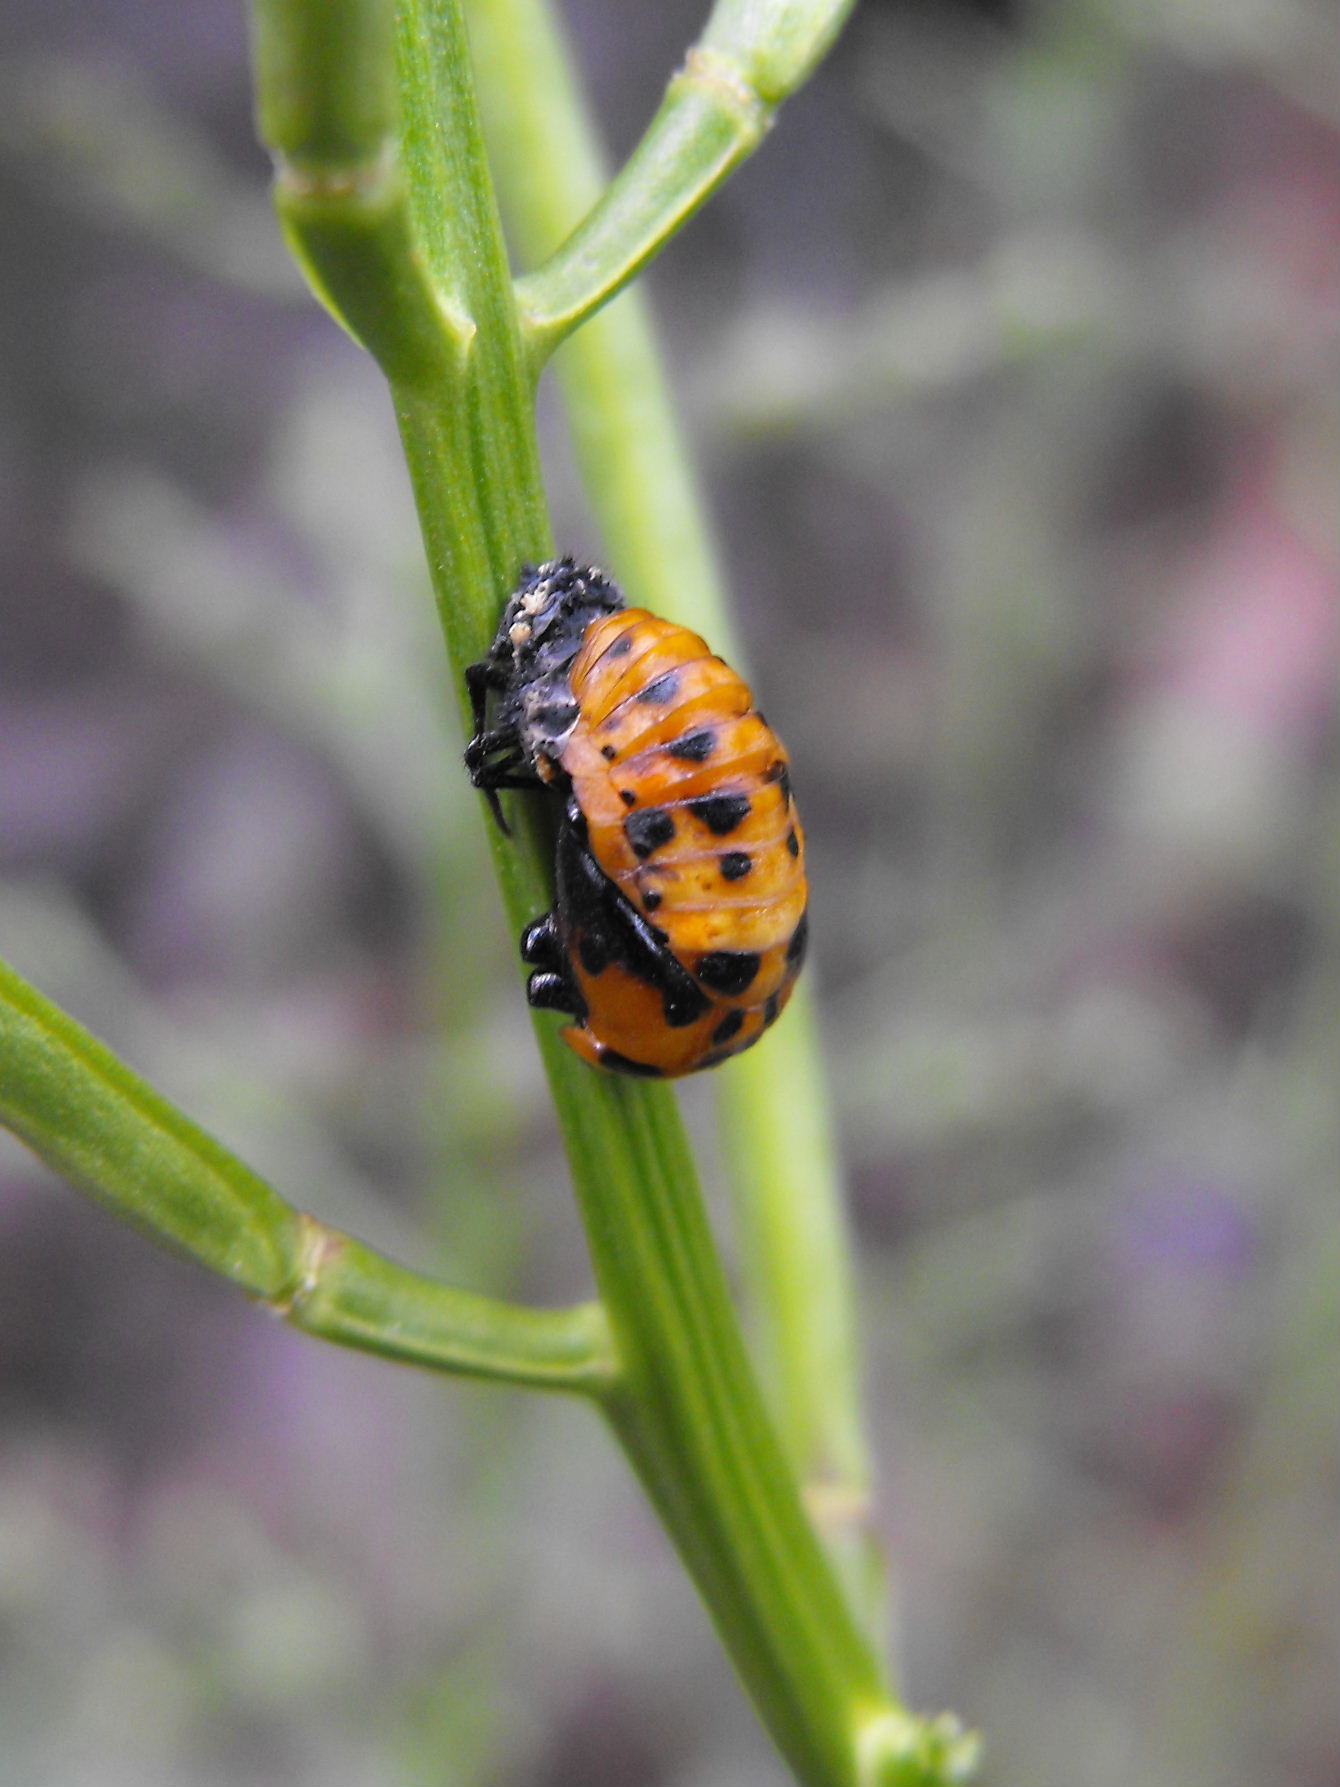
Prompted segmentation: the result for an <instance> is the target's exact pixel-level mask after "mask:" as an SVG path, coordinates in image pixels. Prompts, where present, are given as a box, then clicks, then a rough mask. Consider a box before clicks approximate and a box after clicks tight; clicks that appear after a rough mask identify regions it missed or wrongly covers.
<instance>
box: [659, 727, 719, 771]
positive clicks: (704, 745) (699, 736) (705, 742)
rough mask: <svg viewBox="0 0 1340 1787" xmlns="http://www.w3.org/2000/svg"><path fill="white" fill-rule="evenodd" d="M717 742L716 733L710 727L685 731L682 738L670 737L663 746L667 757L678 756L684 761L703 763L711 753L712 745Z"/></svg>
mask: <svg viewBox="0 0 1340 1787" xmlns="http://www.w3.org/2000/svg"><path fill="white" fill-rule="evenodd" d="M716 742H717V735H716V733H715V732H712V731H711V730H710V729H709V730H708V731H705V732H686V733H685V734H684V736H683V738H676V739H672V740H671V741H670V743H669V744H668V745H667V746H666V747H665V754H666V756H667V757H678V758H679V759H680V760H681V761H682V762H684V763H705V762H706V761H707V759H708V758H709V757H710V756H711V755H712V747H713V746H714V745H715V744H716Z"/></svg>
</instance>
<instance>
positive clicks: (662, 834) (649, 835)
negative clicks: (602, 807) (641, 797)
mask: <svg viewBox="0 0 1340 1787" xmlns="http://www.w3.org/2000/svg"><path fill="white" fill-rule="evenodd" d="M623 830H624V836H625V837H626V838H627V839H628V843H629V846H630V847H631V849H632V852H633V855H634V856H635V857H637V859H638V861H639V862H645V861H646V859H647V857H649V856H650V855H651V853H652V851H653V850H659V849H660V847H661V845H662V844H668V843H669V842H670V840H671V838H673V837H674V835H675V822H674V820H673V819H672V818H671V817H670V815H669V813H667V812H666V811H665V809H664V808H663V807H646V808H644V809H643V811H642V812H640V813H630V814H629V815H628V817H627V818H626V819H625V820H624V822H623Z"/></svg>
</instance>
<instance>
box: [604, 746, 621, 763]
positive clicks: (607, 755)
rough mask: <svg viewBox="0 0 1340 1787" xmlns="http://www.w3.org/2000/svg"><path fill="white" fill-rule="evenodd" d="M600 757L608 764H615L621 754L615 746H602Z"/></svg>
mask: <svg viewBox="0 0 1340 1787" xmlns="http://www.w3.org/2000/svg"><path fill="white" fill-rule="evenodd" d="M600 755H601V756H602V757H603V758H604V759H605V761H606V763H613V761H614V759H615V758H616V757H617V756H618V755H619V753H618V751H617V750H616V749H615V748H614V746H613V745H601V747H600Z"/></svg>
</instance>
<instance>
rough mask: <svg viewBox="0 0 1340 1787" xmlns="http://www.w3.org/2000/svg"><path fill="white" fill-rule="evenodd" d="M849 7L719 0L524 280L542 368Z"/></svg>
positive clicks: (722, 167) (821, 46)
mask: <svg viewBox="0 0 1340 1787" xmlns="http://www.w3.org/2000/svg"><path fill="white" fill-rule="evenodd" d="M851 5H852V0H718V3H717V5H716V6H715V7H714V8H713V11H712V15H711V17H710V18H709V20H708V22H707V28H706V30H705V31H704V32H703V35H702V37H701V38H700V39H699V41H698V42H697V43H696V44H695V45H694V46H693V48H692V49H690V50H689V52H688V54H687V56H686V57H685V59H684V64H683V67H682V68H681V69H680V70H679V72H678V73H677V74H676V75H675V76H674V77H673V79H672V80H671V82H670V84H669V86H668V87H667V89H666V95H665V99H664V101H663V102H662V105H661V107H660V110H659V111H658V112H657V113H656V116H655V117H654V118H653V119H652V121H651V123H650V125H649V126H648V127H647V130H646V132H645V134H644V135H643V137H642V139H641V141H640V142H639V143H638V145H637V147H636V149H634V151H633V153H632V155H631V156H630V157H629V159H628V161H627V162H626V163H625V164H624V166H623V167H622V168H621V169H620V171H619V172H618V174H617V175H616V176H615V177H614V179H613V180H611V181H610V182H609V183H608V185H607V186H605V187H604V188H603V190H602V192H601V193H600V196H599V197H598V198H597V199H596V200H595V202H594V203H593V204H592V205H591V208H590V209H589V211H587V213H586V215H585V216H584V217H583V218H582V220H581V222H580V223H579V224H578V225H577V227H576V228H575V229H574V230H573V232H572V234H571V235H570V236H569V237H568V238H567V240H566V241H564V242H563V244H562V245H561V247H559V248H558V249H557V250H555V252H554V253H553V254H552V255H551V256H550V258H549V259H548V260H547V261H546V262H545V263H544V265H543V266H541V267H539V268H537V269H536V271H535V272H534V273H531V274H529V275H528V276H527V277H526V278H525V279H521V280H518V282H517V302H518V304H519V306H520V308H521V312H522V315H523V316H524V318H525V328H526V334H527V338H528V341H529V343H530V346H531V352H532V354H533V356H534V360H535V364H536V365H537V366H540V365H542V364H543V363H544V361H545V360H546V359H547V358H548V356H549V355H550V354H551V353H552V352H553V350H554V348H555V347H556V346H557V345H558V343H559V342H560V341H561V340H562V339H563V338H564V337H565V336H566V335H569V334H571V333H572V331H573V330H574V329H575V328H577V327H578V325H579V324H580V323H582V322H584V321H585V320H586V318H587V317H589V316H590V315H591V314H592V313H593V312H594V311H596V310H598V309H599V308H600V306H601V305H602V304H605V303H607V302H608V301H609V299H610V298H612V297H613V296H614V294H615V293H616V292H618V291H620V290H621V289H622V288H623V287H624V286H625V285H626V284H627V283H628V281H629V280H630V279H632V278H633V276H634V274H636V273H637V272H638V270H639V269H640V268H642V267H644V266H645V265H646V263H647V262H648V261H649V260H650V259H651V258H652V256H653V255H654V254H656V253H657V252H658V251H659V250H660V249H661V248H662V247H663V246H664V245H665V243H666V242H667V241H668V240H669V238H670V237H671V236H672V235H674V234H675V232H676V231H677V230H679V229H680V228H682V226H683V225H684V224H685V223H686V222H687V221H688V219H689V218H690V217H691V216H692V215H693V213H694V212H695V211H696V210H697V209H698V207H699V206H700V205H702V204H703V203H704V202H705V200H707V199H708V198H710V197H711V195H712V193H713V192H715V190H716V189H717V187H718V186H719V185H720V184H721V182H722V181H723V180H724V179H725V178H726V176H727V175H728V174H729V173H730V172H731V171H732V170H733V169H734V168H735V167H737V166H738V165H739V164H740V162H742V161H743V160H744V159H745V158H746V156H748V155H751V154H752V153H753V151H754V150H755V149H756V148H757V147H758V145H759V144H760V143H761V142H762V141H763V138H764V136H765V135H766V134H767V131H768V128H769V126H770V125H771V123H772V119H773V116H774V114H775V112H776V110H777V107H778V106H779V105H780V104H781V103H782V101H783V100H784V99H785V98H787V97H788V95H789V94H791V93H792V92H794V90H795V89H796V87H797V86H799V85H800V83H801V82H802V81H803V80H804V79H805V78H806V77H807V75H809V73H810V72H811V70H812V69H813V67H814V65H815V63H816V62H817V61H818V60H819V58H820V57H821V56H822V55H823V53H824V51H825V50H826V49H827V48H828V46H829V44H830V43H831V42H832V40H833V38H834V36H835V35H836V34H837V32H838V30H839V28H840V27H841V24H842V21H843V19H844V18H845V17H846V15H847V13H848V12H849V11H850V9H851ZM520 47H521V45H520V43H519V42H518V48H520Z"/></svg>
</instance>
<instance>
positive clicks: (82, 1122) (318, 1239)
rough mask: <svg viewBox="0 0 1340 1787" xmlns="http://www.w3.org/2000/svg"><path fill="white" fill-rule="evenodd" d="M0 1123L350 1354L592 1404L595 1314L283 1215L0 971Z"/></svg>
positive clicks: (598, 1370) (608, 1363) (68, 1023)
mask: <svg viewBox="0 0 1340 1787" xmlns="http://www.w3.org/2000/svg"><path fill="white" fill-rule="evenodd" d="M0 1122H3V1123H4V1124H5V1125H6V1127H7V1128H9V1129H11V1130H13V1132H14V1133H15V1135H17V1136H19V1137H20V1138H21V1139H22V1140H23V1141H25V1142H26V1143H27V1144H28V1146H29V1147H30V1148H31V1149H32V1150H33V1152H34V1153H35V1154H36V1155H37V1156H38V1157H39V1158H40V1159H42V1160H44V1161H45V1162H46V1163H47V1165H48V1166H50V1167H52V1168H54V1170H55V1171H56V1172H58V1173H61V1174H63V1175H64V1177H65V1178H67V1179H68V1180H69V1181H70V1182H71V1183H72V1184H74V1185H77V1186H79V1188H80V1189H81V1190H83V1191H86V1192H87V1193H88V1194H89V1195H90V1196H91V1197H93V1198H95V1199H96V1200H97V1202H99V1203H100V1204H103V1205H105V1206H106V1207H107V1208H108V1209H109V1210H111V1211H113V1212H114V1214H116V1215H117V1216H120V1217H122V1218H123V1219H124V1220H125V1221H127V1222H130V1223H132V1224H134V1225H135V1227H137V1228H139V1229H141V1230H142V1231H143V1232H144V1233H145V1234H147V1235H149V1236H151V1237H152V1238H153V1239H154V1240H156V1241H160V1242H162V1243H163V1244H164V1245H165V1246H168V1247H171V1248H172V1249H174V1251H176V1252H179V1253H183V1254H185V1255H187V1256H188V1257H189V1258H190V1259H193V1260H197V1261H198V1262H199V1263H200V1264H201V1265H202V1266H206V1267H208V1268H209V1269H210V1270H211V1271H214V1272H218V1273H220V1274H221V1275H222V1276H224V1277H226V1278H229V1279H231V1280H232V1282H233V1283H234V1284H236V1285H237V1286H238V1287H239V1288H240V1289H242V1290H244V1291H247V1292H249V1293H250V1295H251V1296H253V1297H256V1298H258V1299H259V1300H260V1301H262V1302H264V1303H268V1304H270V1305H271V1306H272V1307H273V1308H275V1309H276V1310H278V1311H279V1312H280V1313H281V1314H283V1315H284V1316H286V1317H287V1319H288V1320H289V1321H291V1322H293V1323H294V1325H295V1326H296V1327H300V1328H305V1329H306V1330H307V1331H308V1332H309V1333H312V1334H319V1335H322V1336H323V1337H324V1338H326V1339H328V1340H337V1341H339V1342H341V1343H342V1344H343V1345H345V1346H353V1347H359V1348H361V1349H362V1350H363V1351H365V1352H374V1353H381V1354H384V1355H386V1356H388V1357H392V1358H397V1359H404V1360H406V1361H407V1362H409V1363H411V1364H414V1365H424V1366H429V1367H431V1368H433V1369H435V1370H439V1371H452V1372H462V1373H465V1374H467V1375H469V1376H473V1377H489V1378H495V1379H497V1380H499V1381H502V1382H506V1383H513V1384H525V1385H528V1386H530V1387H532V1388H534V1389H557V1390H571V1391H577V1392H580V1393H583V1394H586V1395H601V1394H608V1392H609V1389H610V1386H611V1385H612V1384H613V1382H614V1378H615V1370H614V1362H613V1352H612V1349H611V1345H610V1340H609V1334H608V1329H607V1325H606V1323H605V1320H604V1316H603V1312H602V1311H600V1310H599V1309H598V1308H595V1307H592V1306H585V1307H582V1308H578V1309H572V1310H553V1311H549V1310H537V1309H525V1308H522V1307H519V1306H517V1305H514V1304H509V1303H504V1302H500V1301H498V1300H497V1299H494V1298H489V1297H480V1296H477V1295H476V1294H475V1293H473V1292H471V1291H460V1290H456V1289H454V1288H453V1287H451V1286H450V1285H444V1284H438V1283H436V1282H435V1281H434V1280H432V1279H428V1278H423V1277H421V1276H420V1275H419V1274H418V1273H416V1272H411V1271H408V1270H407V1269H406V1268H405V1267H403V1266H398V1265H396V1264H395V1263H394V1262H393V1261H391V1260H388V1259H384V1258H383V1257H382V1256H381V1255H380V1254H377V1253H374V1252H373V1250H372V1249H371V1248H369V1247H365V1246H364V1245H363V1244H362V1243H361V1242H359V1241H355V1240H353V1239H352V1238H351V1237H350V1236H348V1235H342V1234H340V1233H339V1232H338V1231H337V1230H334V1229H328V1228H325V1227H323V1226H322V1225H321V1224H319V1223H317V1222H315V1221H314V1220H313V1219H312V1218H311V1217H309V1216H306V1215H304V1214H303V1213H302V1212H301V1211H299V1210H295V1209H294V1208H293V1206H292V1205H291V1204H288V1203H286V1202H285V1201H284V1199H283V1198H281V1197H280V1195H279V1193H278V1192H277V1191H275V1190H274V1189H273V1187H271V1186H270V1185H268V1184H267V1183H266V1182H265V1180H264V1179H262V1178H260V1177H259V1176H258V1175H257V1174H255V1173H253V1172H252V1171H251V1169H250V1168H249V1167H246V1166H244V1165H243V1164H242V1162H241V1161H240V1160H238V1159H237V1158H236V1156H235V1155H232V1154H230V1153H229V1152H228V1150H227V1149H226V1148H224V1147H223V1146H222V1145H221V1144H220V1143H219V1142H217V1141H215V1140H214V1138H213V1137H212V1136H210V1135H207V1134H206V1133H205V1131H204V1130H203V1129H201V1128H200V1127H199V1125H198V1124H195V1123H193V1122H192V1121H191V1120H190V1118H189V1117H187V1116H184V1115H183V1113H182V1112H181V1111H179V1110H177V1108H176V1107H175V1106H174V1105H172V1104H170V1103H169V1102H168V1100H167V1099H165V1098H164V1097H163V1096H162V1095H161V1094H160V1093H158V1092H155V1091H154V1089H153V1088H152V1087H151V1086H148V1085H146V1084H145V1082H144V1081H143V1080H141V1079H140V1078H139V1076H138V1075H137V1074H135V1073H133V1072H132V1071H131V1070H130V1068H128V1067H127V1066H126V1065H125V1063H124V1062H123V1061H119V1060H118V1059H117V1057H116V1056H115V1055H113V1054H112V1052H111V1050H110V1049H108V1048H105V1047H104V1046H103V1044H102V1043H100V1042H99V1041H98V1040H97V1039H96V1037H93V1036H90V1035H89V1033H88V1031H87V1030H85V1029H83V1028H82V1027H81V1026H80V1025H79V1024H76V1023H75V1021H74V1019H73V1018H71V1017H69V1016H67V1015H66V1013H64V1012H63V1011H60V1010H59V1009H58V1008H57V1007H56V1006H54V1005H52V1003H51V1002H50V1000H48V999H45V998H43V996H42V995H41V994H40V993H39V992H38V991H37V989H36V988H35V987H32V986H29V984H28V983H27V982H26V981H25V980H23V979H21V978H20V976H19V975H17V974H16V973H15V972H14V970H13V969H12V968H10V967H9V966H8V965H7V964H6V963H4V962H0Z"/></svg>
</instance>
